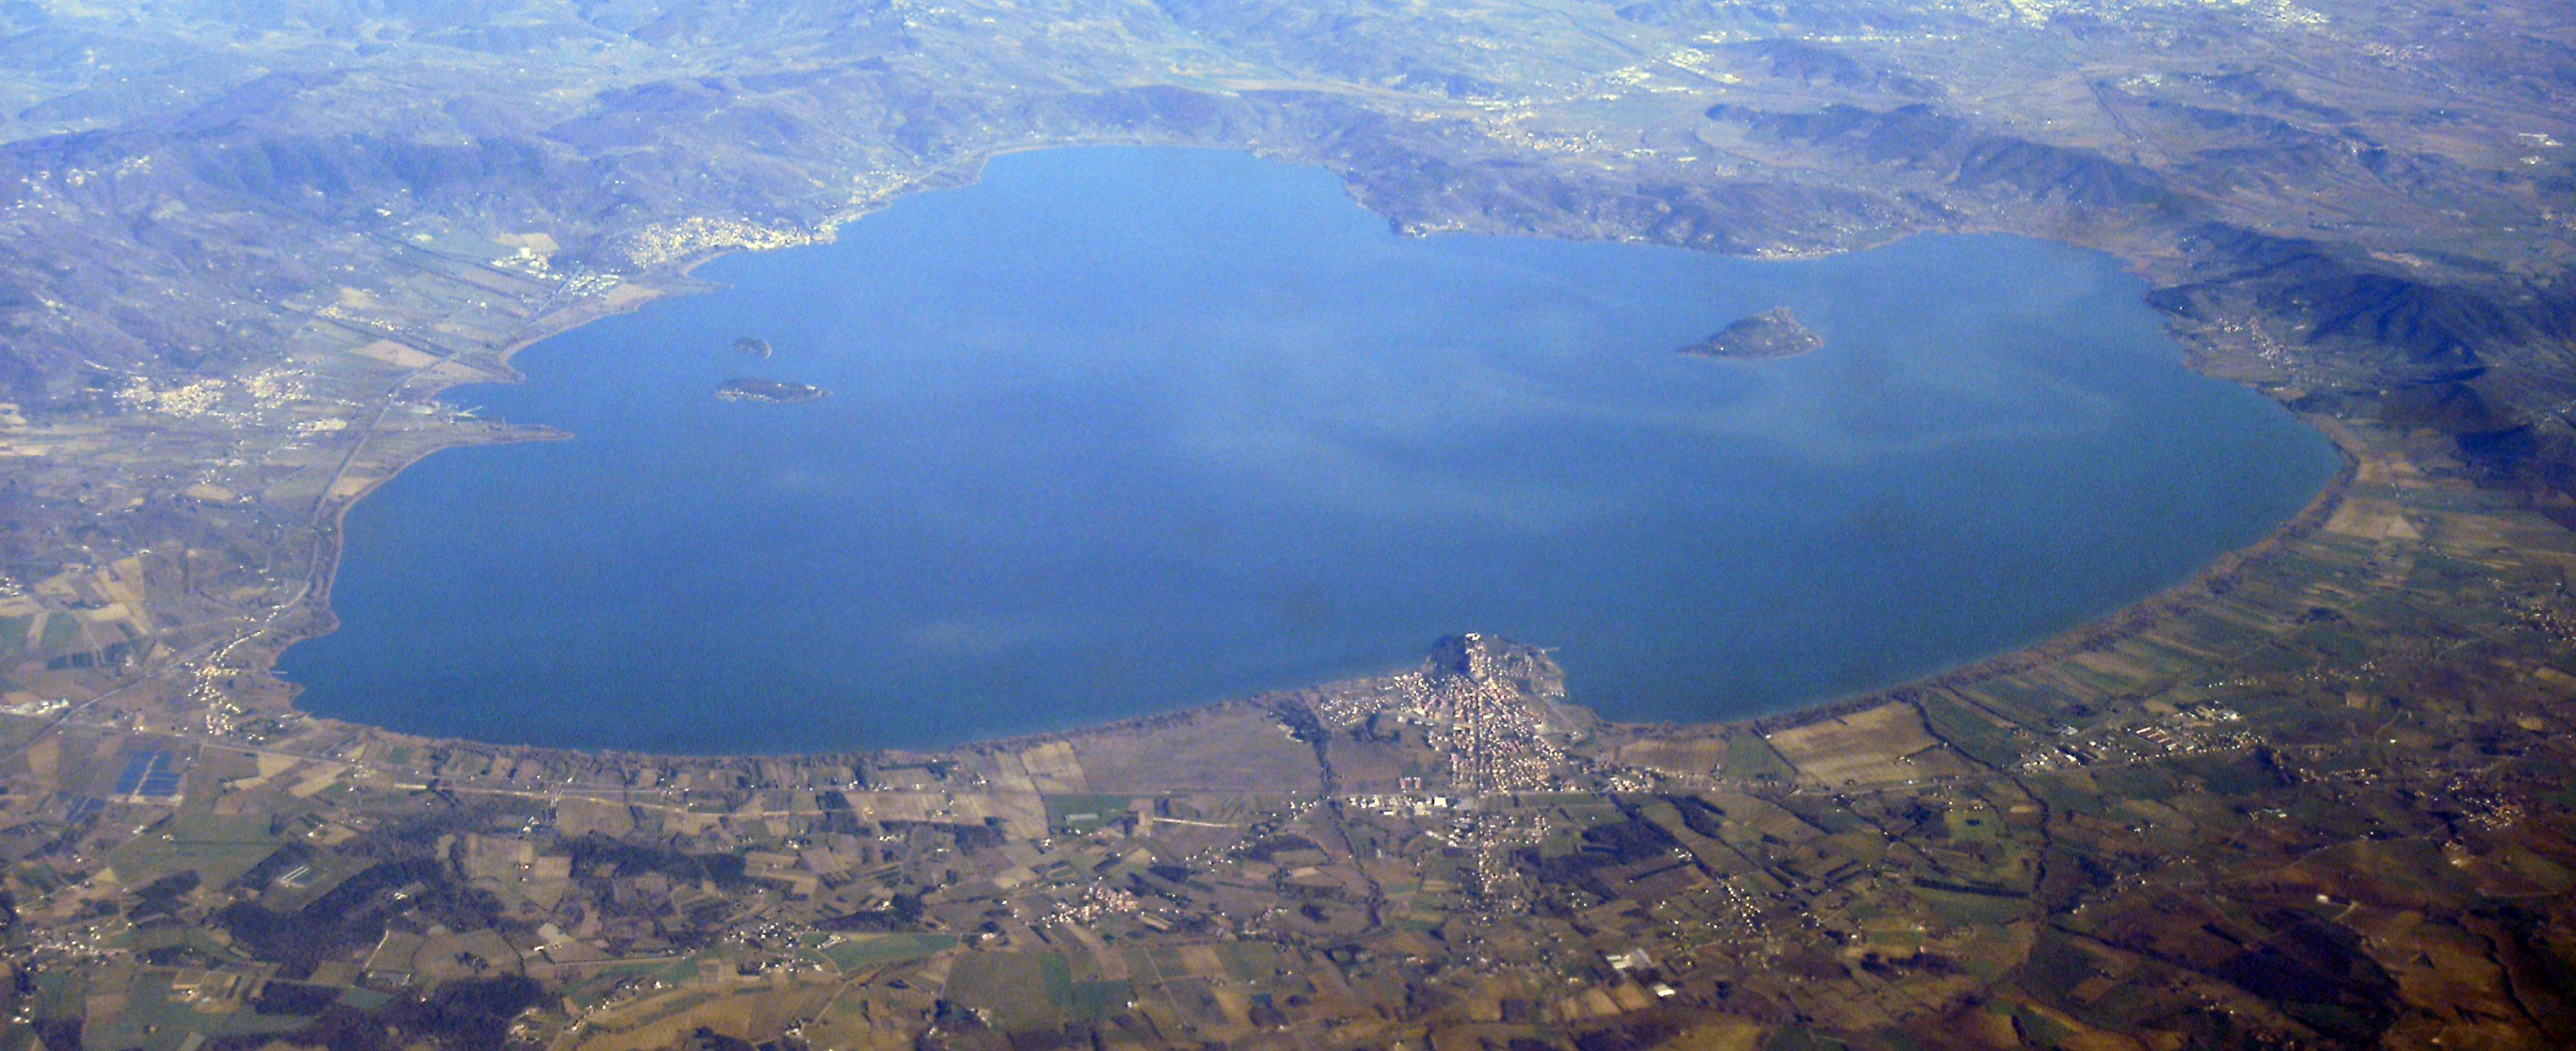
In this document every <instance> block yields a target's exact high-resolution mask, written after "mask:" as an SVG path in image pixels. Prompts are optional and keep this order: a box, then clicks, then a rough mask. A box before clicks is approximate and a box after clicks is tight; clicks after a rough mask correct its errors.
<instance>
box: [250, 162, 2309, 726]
mask: <svg viewBox="0 0 2576 1051" xmlns="http://www.w3.org/2000/svg"><path fill="white" fill-rule="evenodd" d="M699 276H701V277H706V278H710V279H713V280H716V281H719V282H722V283H724V284H725V285H726V286H727V287H725V288H723V289H722V290H720V291H717V292H714V293H710V294H706V295H699V296H692V297H686V298H680V299H673V300H666V301H662V302H657V303H654V304H650V305H648V306H647V307H645V308H643V309H641V310H638V311H636V312H633V313H630V314H625V315H620V316H617V317H613V318H609V319H606V320H603V321H601V322H598V323H595V324H592V325H589V326H586V327H583V328H580V329H577V330H574V331H571V332H568V333H565V334H563V335H560V336H556V337H554V338H551V339H548V340H545V341H543V342H541V343H539V344H536V345H534V346H532V347H530V348H528V349H527V350H525V351H523V352H522V353H521V354H520V355H519V357H518V358H517V359H516V360H515V363H516V364H517V365H518V366H519V367H520V368H521V369H522V370H523V371H524V372H526V373H527V374H528V376H529V381H528V382H527V383H525V384H522V385H516V386H507V387H499V386H483V387H469V388H459V389H456V390H452V391H450V392H449V393H448V394H447V395H446V397H447V398H448V399H449V400H451V401H456V402H459V403H463V404H470V405H479V406H482V407H483V409H482V411H483V414H484V415H486V416H498V417H501V418H506V419H509V420H513V421H519V422H527V423H542V424H547V425H551V426H555V427H561V428H564V429H567V430H569V431H571V432H573V433H574V434H575V435H576V437H575V438H574V439H572V440H570V441H562V442H543V443H529V444H522V445H513V446H505V447H497V448H480V449H471V450H463V451H454V452H448V453H442V454H439V455H436V456H433V457H431V458H429V459H428V460H425V461H423V462H421V463H419V464H417V465H414V466H413V467H412V468H411V469H409V470H407V471H406V472H404V473H403V474H402V475H401V476H400V477H398V478H397V479H395V480H394V481H392V482H391V483H388V484H387V485H386V486H384V487H383V488H382V489H381V490H379V491H378V492H376V493H374V494H372V495H370V496H368V497H367V498H366V499H365V500H363V501H362V502H361V503H360V504H359V505H358V506H357V507H356V508H355V509H353V510H352V512H351V513H350V515H349V517H348V520H347V526H346V534H345V536H346V545H345V556H344V560H343V563H342V566H341V568H340V571H339V576H338V577H337V579H336V581H335V583H334V589H333V595H332V601H333V605H334V608H335V610H336V611H337V612H338V614H339V616H340V618H341V622H342V626H341V627H340V629H339V630H338V631H336V632H333V633H332V634H329V635H326V636H322V637H320V638H317V639H313V640H309V641H305V642H302V643H299V644H297V645H296V646H294V647H292V648H290V649H289V650H288V651H287V653H286V655H285V657H284V659H283V660H282V661H281V665H280V666H281V670H282V671H283V672H285V673H286V674H287V675H288V676H289V677H290V678H292V679H293V680H294V681H295V682H297V683H298V684H300V685H301V686H302V688H303V691H304V692H303V693H302V696H301V699H300V703H301V704H303V705H304V706H305V707H306V708H307V709H308V710H311V711H314V712H317V713H319V714H324V715H329V716H334V717H338V718H344V719H351V720H356V721H360V722H368V723H374V724H378V725H384V726H388V727H392V728H395V729H399V730H405V731H410V732H416V733H424V734H432V735H439V736H455V737H466V738H474V739H481V740H489V741H501V742H512V743H531V744H544V745H558V746H570V747H586V748H632V749H650V750H659V751H677V752H695V753H705V752H790V751H817V750H827V749H840V748H859V747H889V746H905V747H913V746H937V745H943V744H950V743H956V742H961V741H965V740H971V739H976V738H985V737H993V736H999V735H1005V734H1013V733H1022V732H1030V731H1038V730H1047V729H1061V728H1068V727H1073V726H1079V725H1083V724H1087V723H1093V722H1101V721H1107V720H1112V719H1118V718H1125V717H1129V716H1134V715H1140V714H1147V713H1151V712H1155V711H1161V710H1166V709H1171V708H1175V707H1180V706H1185V705H1189V704H1193V703H1199V702H1204V701H1209V700H1215V699H1221V698H1224V697H1228V696H1237V695H1241V694H1243V693H1246V692H1250V691H1254V690H1258V689H1263V688H1271V687H1281V686H1291V685H1297V684H1303V683H1310V682H1317V681H1322V680H1325V679H1329V678H1332V677H1336V676H1340V675H1345V674H1351V673H1360V672H1371V671H1378V670H1385V669H1390V668H1394V667H1399V666H1405V665H1409V664H1410V663H1411V662H1413V661H1414V660H1416V659H1418V658H1419V656H1420V655H1421V653H1422V652H1423V651H1424V649H1425V648H1426V647H1427V646H1428V645H1429V643H1430V642H1431V641H1432V640H1433V639H1434V638H1435V637H1437V636H1439V635H1443V634H1449V633H1454V632H1461V631H1481V632H1488V633H1493V634H1500V635H1505V636H1510V637H1513V638H1517V639H1521V640H1524V641H1528V642H1533V643H1537V644H1540V645H1545V646H1550V647H1554V648H1556V651H1557V656H1558V658H1559V659H1560V660H1561V661H1563V662H1564V663H1565V664H1566V666H1567V668H1568V672H1569V678H1570V683H1571V689H1572V691H1573V694H1574V696H1573V699H1574V700H1575V701H1576V702H1577V703H1581V704H1585V705H1588V706H1591V707H1593V708H1595V709H1596V710H1598V711H1600V712H1601V713H1603V714H1604V715H1607V716H1610V717H1613V718H1625V719H1674V720H1707V719H1719V718H1729V717H1737V716H1742V715H1747V714H1753V713H1759V712H1765V711H1772V710H1778V709H1782V708H1785V707H1790V706H1796V705H1800V704H1805V703H1811V702H1816V701H1821V700H1828V699H1831V698H1834V697H1836V696H1840V695H1844V694H1848V693H1852V692H1856V691H1860V690H1865V689H1869V688H1873V687H1878V686H1884V685H1888V684H1891V683H1894V682H1898V681H1902V680H1904V679H1906V678H1909V677H1913V676H1918V675H1921V674H1924V673H1927V672H1932V671H1936V670H1939V669H1941V668H1944V667H1948V666H1952V665H1955V664H1958V663H1961V662H1964V661H1968V660H1972V659H1975V658H1978V657H1982V656H1985V655H1988V654H1991V653H1994V652H1998V651H2000V650H2004V649H2008V648H2010V647H2013V646H2015V645H2019V644H2022V643H2026V642H2029V641H2032V640H2034V639H2037V638H2039V637H2042V636H2045V635H2047V634H2050V633H2052V632H2055V631H2058V630H2061V629H2064V628H2066V627H2069V626H2071V625H2074V624H2076V623H2079V622H2081V621H2083V620H2086V619H2089V618H2093V617H2097V616H2100V615H2102V614H2104V613H2107V612H2109V611H2111V610H2113V609H2116V608H2117V607H2119V606H2120V605H2122V604H2124V603H2127V602H2130V601H2133V600H2135V599H2136V598H2138V597H2141V596H2143V595H2145V594H2148V593H2150V592H2153V591H2155V590H2156V589H2158V588H2161V587H2163V586H2166V585H2168V584H2170V583H2172V582H2174V581H2176V580H2178V579H2180V578H2183V577H2185V576H2188V575H2189V574H2190V573H2192V572H2193V571H2195V570H2196V569H2197V568H2198V567H2200V566H2202V565H2205V564H2207V563H2208V562H2209V561H2210V560H2211V559H2212V558H2214V557H2216V556H2217V555H2219V554H2221V553H2223V552H2225V551H2227V550H2230V549H2232V548H2235V547H2238V546H2241V545H2243V544H2245V543H2248V542H2251V541H2252V540H2254V539H2256V538H2258V537H2260V536H2261V535H2262V534H2263V533H2264V532H2266V531H2267V530H2269V529H2271V528H2272V527H2274V526H2275V525H2276V524H2277V523H2279V522H2280V521H2282V520H2283V519H2284V518H2286V517H2287V516H2289V515H2291V514H2293V513H2295V512H2296V511H2297V509H2298V508H2299V507H2300V506H2301V505H2303V504H2304V503H2305V502H2306V500H2307V499H2308V498H2309V497H2310V496H2311V495H2313V494H2314V492H2315V491H2316V490H2317V488H2318V487H2319V486H2320V485H2322V484H2323V483H2324V482H2325V481H2326V480H2327V479H2328V478H2330V477H2331V475H2332V473H2333V472H2334V470H2335V468H2336V465H2337V462H2338V460H2337V457H2336V454H2335V453H2334V451H2333V450H2332V448H2331V447H2330V446H2329V445H2328V444H2327V443H2326V442H2325V441H2324V440H2323V439H2322V438H2321V437H2320V436H2319V435H2317V434H2316V433H2315V432H2314V431H2312V430H2310V429H2309V428H2307V427H2305V426H2303V425H2301V424H2300V423H2298V422H2297V421H2296V420H2295V419H2294V418H2292V417H2291V416H2289V415H2288V414H2287V413H2284V412H2282V411H2281V410H2279V409H2278V408H2277V407H2275V406H2273V405H2272V404H2270V403H2269V402H2268V401H2266V400H2264V399H2263V398H2261V397H2259V396H2257V395H2255V394H2253V393H2252V392H2249V391H2246V390H2244V389H2241V388H2238V387H2235V386H2232V385H2229V384H2226V383H2222V382H2219V381H2216V380H2212V379H2209V378H2206V377H2202V376H2199V375H2196V374H2193V373H2191V372H2189V371H2188V370H2186V369H2184V368H2183V367H2182V365H2181V363H2180V360H2179V350H2178V348H2177V347H2176V345H2175V344H2174V342H2173V341H2172V340H2171V338H2170V337H2168V336H2167V335H2166V334H2165V333H2164V332H2163V331H2162V330H2161V328H2160V327H2159V325H2158V322H2157V319H2156V317H2155V316H2154V315H2153V313H2152V312H2150V311H2149V310H2148V309H2147V308H2146V307H2144V306H2143V305H2142V303H2141V300H2140V295H2141V292H2142V289H2141V287H2140V286H2139V284H2138V282H2137V281H2136V280H2135V279H2134V278H2132V277H2130V276H2128V275H2126V274H2124V273H2122V272H2121V271H2120V270H2119V269H2118V267H2117V266H2116V265H2115V264H2114V263H2113V262H2112V261H2111V260H2109V259H2108V258H2106V257H2103V256H2100V255H2097V254H2093V253H2088V252H2083V251H2078V250H2075V249H2071V248H2067V247H2065V246H2060V245H2054V244H2048V243H2043V242H2037V241H2031V240H2024V239H2016V238H2008V237H1993V236H1942V237H1921V238H1915V239H1911V240H1908V241H1905V242H1902V243H1899V244H1896V245H1892V246H1888V247H1885V248H1880V249H1875V250H1871V251H1866V252H1859V253H1852V254H1848V255H1839V256H1833V257H1828V258H1821V259H1813V260H1800V261H1785V262H1784V261H1748V260H1734V259H1723V258H1717V257H1712V256H1707V255H1702V254H1697V253H1691V252H1686V251H1681V250H1677V249H1671V248H1661V247H1649V246H1641V245H1628V244H1605V243H1574V242H1563V241H1552V240H1544V239H1536V238H1511V237H1492V236H1470V235H1458V234H1445V235H1439V236H1433V237H1427V238H1407V237H1400V236H1397V235H1396V234H1395V233H1393V232H1392V231H1390V229H1389V228H1388V224H1387V223H1386V222H1385V220H1384V219H1382V218H1380V217H1378V216H1376V215H1373V214H1371V213H1369V212H1368V211H1366V210H1365V209H1363V208H1361V207H1359V206H1358V205H1357V204H1355V203H1353V202H1352V201H1351V200H1350V199H1349V197H1348V195H1347V194H1346V193H1345V192H1344V191H1343V189H1342V187H1341V186H1340V184H1339V183H1338V182H1337V181H1336V180H1335V179H1334V178H1333V177H1332V176H1331V175H1330V174H1329V173H1326V172H1323V171H1321V170H1317V169H1312V168H1304V167H1297V166H1292V165H1287V164H1282V163H1278V162H1274V161H1269V160H1264V159H1260V158H1256V157H1253V156H1250V155H1247V154H1241V153H1233V152H1225V151H1213V150H1192V149H1179V148H1153V147H1086V148H1072V149H1057V150H1046V151H1038V152H1030V153H1020V154H1011V155H1006V156H1002V157H999V158H996V159H994V160H993V161H992V162H991V163H990V164H989V165H988V167H987V170H986V171H985V172H984V175H983V178H982V179H981V180H980V181H979V182H978V183H976V184H974V185H971V186H967V187H962V188H958V189H952V190H943V191H937V192H932V193H924V194H917V195H914V196H911V197H907V198H903V199H900V200H898V201H896V202H895V203H893V204H892V205H890V206H889V207H887V208H885V209H883V210H881V211H879V212H876V213H873V214H870V215H868V216H866V217H864V218H861V219H859V220H856V221H854V222H851V223H849V224H846V225H845V226H843V227H842V228H841V230H840V237H839V239H838V241H837V242H835V243H832V244H827V245H817V246H811V247H807V248H800V249H793V250H788V251H779V252H769V253H760V254H751V255H742V256H735V257H729V258H726V259H722V260H718V261H716V262H714V263H712V264H709V265H708V266H706V267H704V268H702V269H701V270H700V271H699ZM1777 305H1786V306H1789V307H1790V308H1791V309H1792V310H1793V311H1794V312H1795V313H1796V315H1797V316H1798V317H1799V318H1800V319H1802V320H1803V321H1804V322H1805V323H1806V324H1807V325H1808V326H1809V327H1810V328H1812V329H1814V330H1816V331H1817V332H1818V333H1820V334H1821V335H1823V336H1824V337H1825V339H1826V347H1825V349H1823V350H1820V351H1816V352H1813V353H1810V354H1805V355H1801V356H1798V357H1793V358H1783V359H1776V360H1770V361H1760V362H1736V361H1720V360H1714V359H1708V358H1700V357H1692V356H1686V355H1681V354H1677V353H1675V349H1676V348H1678V347H1682V346H1685V345H1688V344H1692V343H1696V342H1698V341H1700V340H1702V339H1704V338H1706V337H1707V336H1708V335H1709V334H1710V333H1711V332H1713V331H1715V330H1717V329H1718V328H1720V327H1723V326H1724V325H1725V324H1726V323H1727V322H1729V321H1731V320H1733V319H1735V318H1738V317H1742V316H1745V315H1748V314H1752V313H1756V312H1759V311H1762V310H1766V309H1769V308H1771V307H1773V306H1777ZM742 337H751V338H756V339H760V340H764V341H766V342H767V343H768V344H769V345H770V346H771V347H772V348H774V354H773V355H772V356H771V357H769V358H766V359H754V358H751V357H748V356H746V355H744V354H742V353H741V352H740V351H739V350H737V349H736V347H735V341H736V340H737V339H739V338H742ZM735 376H751V377H756V378H764V379H775V380H781V381H788V382H799V383H808V384H814V385H817V386H820V387H823V388H825V389H827V390H828V391H830V393H829V395H828V396H826V397H823V398H820V399H817V400H814V401H808V402H803V403H799V404H791V405H777V404H763V403H759V402H750V401H732V402H728V401H723V400H719V399H717V398H715V397H714V396H713V391H714V390H715V388H716V387H717V385H718V384H720V383H722V382H724V381H726V380H727V379H729V378H731V377H735Z"/></svg>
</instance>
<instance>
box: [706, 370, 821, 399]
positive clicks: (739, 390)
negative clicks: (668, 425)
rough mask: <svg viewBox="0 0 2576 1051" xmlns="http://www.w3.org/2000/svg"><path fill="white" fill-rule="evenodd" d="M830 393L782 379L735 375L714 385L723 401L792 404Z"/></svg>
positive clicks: (717, 395)
mask: <svg viewBox="0 0 2576 1051" xmlns="http://www.w3.org/2000/svg"><path fill="white" fill-rule="evenodd" d="M829 393H831V392H830V391H827V390H824V389H823V388H821V387H816V386H812V385H810V384H804V383H789V382H786V381H784V380H764V379H754V378H752V377H749V376H736V377H734V378H732V379H729V380H726V381H724V382H723V383H720V384H718V385H716V397H718V398H721V399H723V400H725V401H760V402H768V403H769V404H772V405H794V404H796V403H797V402H800V401H812V400H814V399H816V398H820V397H822V396H823V395H826V394H829Z"/></svg>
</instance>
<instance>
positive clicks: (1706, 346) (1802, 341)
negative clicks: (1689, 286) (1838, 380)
mask: <svg viewBox="0 0 2576 1051" xmlns="http://www.w3.org/2000/svg"><path fill="white" fill-rule="evenodd" d="M1824 345H1825V340H1824V337H1822V336H1818V335H1816V334H1815V333H1814V332H1811V331H1808V329H1807V326H1805V325H1801V324H1799V323H1798V318H1797V316H1796V315H1793V314H1791V313H1789V308H1788V307H1785V306H1778V307H1772V308H1771V309H1769V310H1765V311H1763V312H1761V313H1759V314H1755V315H1753V316H1752V317H1748V318H1740V319H1738V320H1737V321H1736V322H1735V323H1734V324H1731V325H1728V326H1726V328H1725V329H1723V330H1721V331H1719V332H1718V334H1716V335H1714V336H1710V337H1708V338H1707V339H1705V340H1702V341H1700V342H1698V343H1693V344H1691V345H1690V346H1687V347H1683V348H1682V353H1684V354H1701V355H1705V356H1708V357H1712V358H1734V359H1736V360H1738V361H1759V360H1761V359H1764V358H1785V357H1790V356H1792V355H1797V354H1804V353H1807V352H1808V351H1811V350H1818V349H1821V348H1823V347H1824Z"/></svg>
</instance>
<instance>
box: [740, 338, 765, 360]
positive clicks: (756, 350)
mask: <svg viewBox="0 0 2576 1051" xmlns="http://www.w3.org/2000/svg"><path fill="white" fill-rule="evenodd" d="M733 349H735V350H739V351H741V352H743V353H745V354H749V355H751V356H752V357H755V358H759V359H761V360H762V361H767V360H769V355H770V354H771V353H772V351H771V350H770V349H769V341H768V340H765V339H755V338H753V337H750V336H744V337H742V338H740V339H736V340H734V341H733Z"/></svg>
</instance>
